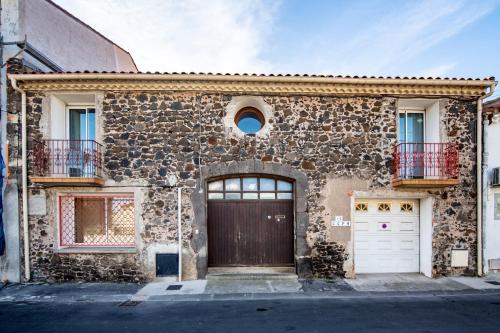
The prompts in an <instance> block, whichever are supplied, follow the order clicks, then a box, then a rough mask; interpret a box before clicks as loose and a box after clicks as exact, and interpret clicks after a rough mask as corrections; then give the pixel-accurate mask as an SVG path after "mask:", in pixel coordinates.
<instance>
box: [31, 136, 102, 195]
mask: <svg viewBox="0 0 500 333" xmlns="http://www.w3.org/2000/svg"><path fill="white" fill-rule="evenodd" d="M30 180H31V182H33V183H39V184H51V185H103V184H104V179H103V178H102V145H101V144H99V143H98V142H96V141H94V140H43V141H34V146H33V175H32V176H31V177H30Z"/></svg>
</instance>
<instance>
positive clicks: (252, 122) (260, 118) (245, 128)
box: [234, 107, 265, 134]
mask: <svg viewBox="0 0 500 333" xmlns="http://www.w3.org/2000/svg"><path fill="white" fill-rule="evenodd" d="M234 122H235V123H236V126H238V128H239V129H240V130H241V131H242V132H244V133H246V134H255V133H257V132H258V131H259V130H260V129H261V128H262V127H263V126H264V123H265V120H264V115H263V114H262V113H261V112H260V111H259V110H257V109H256V108H252V107H246V108H243V109H241V110H240V111H238V113H236V117H235V119H234Z"/></svg>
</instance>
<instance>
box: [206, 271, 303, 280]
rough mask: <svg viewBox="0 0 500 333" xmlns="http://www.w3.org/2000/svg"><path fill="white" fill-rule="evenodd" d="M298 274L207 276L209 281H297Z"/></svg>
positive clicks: (223, 274) (218, 274) (222, 274)
mask: <svg viewBox="0 0 500 333" xmlns="http://www.w3.org/2000/svg"><path fill="white" fill-rule="evenodd" d="M297 279H298V276H297V274H291V273H275V274H272V273H263V274H231V273H217V274H207V281H215V280H217V281H222V280H226V281H238V280H297Z"/></svg>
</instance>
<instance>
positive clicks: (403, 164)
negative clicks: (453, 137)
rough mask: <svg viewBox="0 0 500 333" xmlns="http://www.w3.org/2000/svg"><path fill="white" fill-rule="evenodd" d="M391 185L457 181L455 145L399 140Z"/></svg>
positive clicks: (394, 158)
mask: <svg viewBox="0 0 500 333" xmlns="http://www.w3.org/2000/svg"><path fill="white" fill-rule="evenodd" d="M393 163H394V165H393V166H394V177H393V179H392V186H394V187H405V188H422V187H430V188H432V187H434V188H435V187H446V186H453V185H457V184H458V183H459V179H458V176H459V154H458V145H457V144H454V143H400V144H398V145H397V146H396V147H395V149H394V153H393Z"/></svg>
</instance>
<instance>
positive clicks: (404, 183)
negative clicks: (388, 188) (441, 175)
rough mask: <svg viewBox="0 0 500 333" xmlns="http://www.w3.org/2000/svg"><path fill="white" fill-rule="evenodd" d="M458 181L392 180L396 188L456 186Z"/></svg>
mask: <svg viewBox="0 0 500 333" xmlns="http://www.w3.org/2000/svg"><path fill="white" fill-rule="evenodd" d="M459 183H460V181H459V180H458V179H400V178H396V179H393V180H392V186H393V187H396V188H403V187H404V188H437V187H447V186H454V185H458V184H459Z"/></svg>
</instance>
